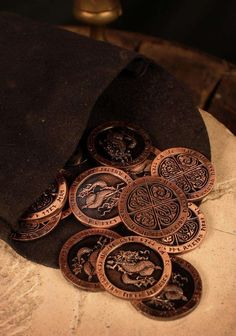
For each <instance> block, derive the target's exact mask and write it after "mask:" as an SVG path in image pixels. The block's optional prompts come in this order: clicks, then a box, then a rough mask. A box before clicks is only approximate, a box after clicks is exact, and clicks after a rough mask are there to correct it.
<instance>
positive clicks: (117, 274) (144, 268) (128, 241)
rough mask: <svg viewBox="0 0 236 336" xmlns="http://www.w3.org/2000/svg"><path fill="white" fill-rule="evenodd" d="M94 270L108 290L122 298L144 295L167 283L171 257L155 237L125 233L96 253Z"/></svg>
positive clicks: (132, 298) (138, 297)
mask: <svg viewBox="0 0 236 336" xmlns="http://www.w3.org/2000/svg"><path fill="white" fill-rule="evenodd" d="M96 270H97V276H98V279H99V281H100V283H101V285H102V286H103V287H104V288H105V290H106V291H108V292H109V293H111V294H113V295H115V296H117V297H119V298H122V299H125V300H135V299H147V298H150V297H152V296H154V295H156V294H157V293H159V292H160V291H161V290H162V289H163V288H164V287H165V285H166V284H167V282H168V280H169V278H170V275H171V261H170V258H169V255H168V253H166V252H164V251H163V250H162V247H161V245H159V244H158V243H157V242H155V241H154V240H151V239H149V238H146V237H138V236H128V237H122V238H119V239H116V240H114V241H113V242H111V243H110V244H108V245H107V246H106V247H105V248H104V249H103V250H102V251H101V252H100V253H99V255H98V258H97V265H96Z"/></svg>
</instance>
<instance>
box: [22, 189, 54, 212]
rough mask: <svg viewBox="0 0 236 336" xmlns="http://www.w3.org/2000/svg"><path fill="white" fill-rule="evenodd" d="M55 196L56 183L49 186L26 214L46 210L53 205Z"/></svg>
mask: <svg viewBox="0 0 236 336" xmlns="http://www.w3.org/2000/svg"><path fill="white" fill-rule="evenodd" d="M57 195H58V185H57V184H56V183H52V184H50V185H49V187H48V188H47V189H46V190H45V191H44V193H43V194H42V195H41V196H40V197H38V198H37V200H36V201H35V202H34V203H33V204H32V205H31V206H30V207H29V209H28V212H30V213H33V212H38V211H42V210H44V209H46V208H47V207H48V206H49V205H51V204H52V203H53V201H54V200H55V199H56V197H57Z"/></svg>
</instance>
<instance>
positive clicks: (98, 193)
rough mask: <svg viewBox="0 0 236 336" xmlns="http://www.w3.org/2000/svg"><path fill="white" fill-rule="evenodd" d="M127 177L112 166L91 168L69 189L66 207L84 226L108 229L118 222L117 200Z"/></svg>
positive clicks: (128, 179)
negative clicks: (67, 205)
mask: <svg viewBox="0 0 236 336" xmlns="http://www.w3.org/2000/svg"><path fill="white" fill-rule="evenodd" d="M130 182H132V179H131V177H129V175H127V174H126V173H125V172H124V171H122V170H120V169H117V168H115V167H105V166H101V167H97V168H92V169H89V170H87V171H85V172H84V173H82V174H81V175H79V176H78V177H77V178H76V179H75V181H74V182H73V183H72V185H71V188H70V192H69V203H70V208H71V210H72V212H73V214H74V215H75V217H76V218H77V219H78V220H79V221H81V222H82V223H84V224H85V225H88V226H92V227H101V228H110V227H113V226H115V225H117V224H119V223H120V222H121V219H120V216H119V213H118V208H117V204H118V200H119V197H120V194H121V192H122V190H123V189H124V188H125V187H126V186H127V184H128V183H130Z"/></svg>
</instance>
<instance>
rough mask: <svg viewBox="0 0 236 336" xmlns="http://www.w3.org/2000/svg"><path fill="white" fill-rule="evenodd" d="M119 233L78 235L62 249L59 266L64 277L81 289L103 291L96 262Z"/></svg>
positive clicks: (104, 232)
mask: <svg viewBox="0 0 236 336" xmlns="http://www.w3.org/2000/svg"><path fill="white" fill-rule="evenodd" d="M119 237H120V235H118V234H117V233H115V232H113V231H110V230H106V229H88V230H83V231H81V232H79V233H76V234H75V235H74V236H72V237H71V238H69V239H68V240H67V242H66V243H65V244H64V246H63V247H62V250H61V252H60V256H59V265H60V269H61V271H62V274H63V275H64V277H65V278H66V279H67V280H69V281H71V282H72V283H73V284H74V285H76V286H77V287H79V288H82V289H85V290H90V291H102V290H103V287H102V286H101V284H100V282H99V280H98V278H97V274H96V261H97V257H98V254H99V252H100V251H101V250H102V249H103V248H104V247H105V246H106V245H107V244H109V243H110V242H112V241H113V240H114V239H117V238H119Z"/></svg>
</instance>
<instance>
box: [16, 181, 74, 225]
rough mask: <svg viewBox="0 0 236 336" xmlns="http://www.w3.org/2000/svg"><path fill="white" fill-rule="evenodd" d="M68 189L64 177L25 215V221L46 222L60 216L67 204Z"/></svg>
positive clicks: (48, 189)
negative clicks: (50, 218) (52, 217)
mask: <svg viewBox="0 0 236 336" xmlns="http://www.w3.org/2000/svg"><path fill="white" fill-rule="evenodd" d="M67 194H68V188H67V184H66V180H65V178H64V177H63V176H61V175H60V176H58V177H57V178H56V181H55V182H54V183H52V184H51V185H49V187H48V188H47V190H46V191H45V192H44V193H43V194H42V195H41V196H40V197H39V198H38V199H37V200H36V201H35V202H34V203H33V204H32V205H31V206H30V207H29V208H28V209H27V211H26V212H25V213H24V214H23V216H22V218H21V219H22V220H24V221H40V222H42V221H44V220H45V219H46V218H49V217H51V216H53V215H56V214H58V213H59V212H60V211H61V210H62V208H63V206H64V205H65V203H66V199H67Z"/></svg>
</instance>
